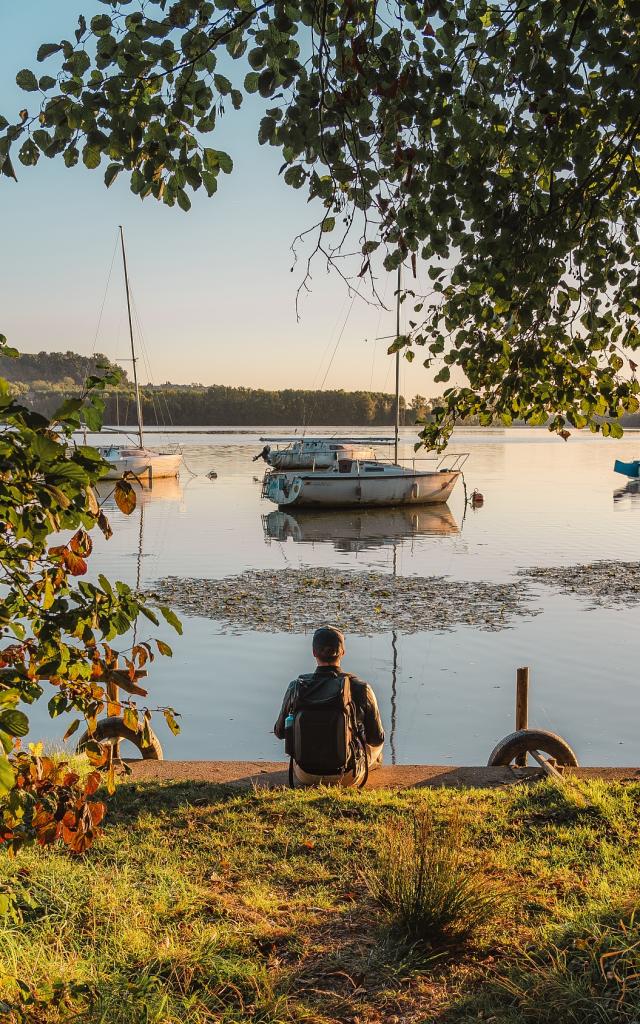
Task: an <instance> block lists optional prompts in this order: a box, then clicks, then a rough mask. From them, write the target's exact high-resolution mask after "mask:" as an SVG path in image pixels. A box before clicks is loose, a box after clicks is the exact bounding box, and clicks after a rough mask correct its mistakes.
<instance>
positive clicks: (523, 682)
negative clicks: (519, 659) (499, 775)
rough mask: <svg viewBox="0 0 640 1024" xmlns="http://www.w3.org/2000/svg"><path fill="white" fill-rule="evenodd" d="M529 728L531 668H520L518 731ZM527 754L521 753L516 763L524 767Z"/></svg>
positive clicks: (518, 674) (517, 695) (517, 698)
mask: <svg viewBox="0 0 640 1024" xmlns="http://www.w3.org/2000/svg"><path fill="white" fill-rule="evenodd" d="M528 728H529V669H528V668H519V669H518V670H517V672H516V732H519V731H520V729H528ZM526 763H527V755H526V754H519V755H518V757H517V758H516V765H517V766H518V767H519V768H524V767H525V765H526Z"/></svg>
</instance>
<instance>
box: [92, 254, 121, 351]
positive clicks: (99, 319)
mask: <svg viewBox="0 0 640 1024" xmlns="http://www.w3.org/2000/svg"><path fill="white" fill-rule="evenodd" d="M117 251H118V236H117V234H116V240H115V242H114V245H113V252H112V254H111V263H110V265H109V273H108V274H107V283H106V285H105V289H104V295H103V296H102V305H101V306H100V314H99V316H98V324H97V327H96V333H95V335H94V337H93V349H92V352H91V355H92V356H95V354H96V347H97V344H98V335H99V334H100V326H101V324H102V316H103V314H104V307H105V304H106V301H107V294H108V292H109V284H110V283H111V274H112V273H113V264H114V263H115V260H116V252H117Z"/></svg>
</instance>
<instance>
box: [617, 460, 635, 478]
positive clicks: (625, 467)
mask: <svg viewBox="0 0 640 1024" xmlns="http://www.w3.org/2000/svg"><path fill="white" fill-rule="evenodd" d="M613 472H614V473H621V474H622V476H628V477H631V478H633V477H639V476H640V459H634V461H633V462H621V461H620V459H616V461H615V462H614V464H613Z"/></svg>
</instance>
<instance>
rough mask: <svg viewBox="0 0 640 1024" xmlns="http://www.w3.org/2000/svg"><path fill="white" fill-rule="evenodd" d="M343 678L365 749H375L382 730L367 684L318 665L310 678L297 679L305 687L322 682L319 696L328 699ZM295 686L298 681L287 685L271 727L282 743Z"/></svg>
mask: <svg viewBox="0 0 640 1024" xmlns="http://www.w3.org/2000/svg"><path fill="white" fill-rule="evenodd" d="M343 676H349V679H350V681H351V696H352V698H353V703H354V704H355V707H356V714H357V716H358V722H359V723H360V724H361V725H362V726H363V727H364V735H365V740H366V742H367V743H368V744H369V746H371V747H377V746H378V745H379V744H380V743H384V729H383V728H382V721H381V719H380V712H379V711H378V702H377V700H376V698H375V694H374V692H373V690H372V689H371V687H370V686H369V684H368V683H365V682H364V680H362V679H358V677H357V676H354V674H353V673H352V672H345V671H344V670H343V669H341V668H335V667H334V666H333V665H319V666H318V668H317V669H316V670H315V672H314V673H313V674H312V675H305V676H300V677H299V679H302V680H304V682H306V683H307V685H312V684H314V683H317V682H318V681H319V680H320V679H324V680H325V686H323V687H321V689H320V692H321V693H323V695H325V696H326V697H329V696H331V694H332V693H337V692H338V687H339V680H340V679H341V678H342V677H343ZM303 685H304V684H303ZM298 686H299V682H298V679H294V680H293V682H291V683H289V686H288V687H287V692H286V693H285V695H284V700H283V702H282V710H281V711H280V714H279V715H278V721H277V722H276V724H275V726H274V727H273V731H274V733H275V734H276V736H277V737H278V739H279V740H283V739H284V720H285V718H286V717H287V715H288V714H289V712H291V711H293V710H294V707H293V704H294V697H295V693H296V689H297V688H298ZM325 687H326V689H325Z"/></svg>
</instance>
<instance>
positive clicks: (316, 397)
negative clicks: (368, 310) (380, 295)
mask: <svg viewBox="0 0 640 1024" xmlns="http://www.w3.org/2000/svg"><path fill="white" fill-rule="evenodd" d="M359 294H360V289H359V288H358V289H357V290H356V289H353V295H352V296H351V303H350V305H349V309H348V310H347V315H346V317H345V318H344V323H343V325H342V327H341V329H340V332H339V334H338V337H337V340H336V343H335V345H334V348H333V352H332V353H331V359H330V360H329V365H328V366H327V369H326V370H325V374H324V377H323V378H322V383H321V384H320V388H319V390H318V391H316V392H315V395H314V400H313V405H312V406H311V413H312V414H313V413H314V412H315V410H316V407H317V404H318V397H319V395H320V394H321V392H322V391H323V390H324V386H325V384H326V382H327V377H328V376H329V372H330V370H331V367H332V366H333V360H334V359H335V357H336V353H337V351H338V346H339V345H340V342H341V341H342V336H343V334H344V332H345V330H346V328H347V324H348V322H349V317H350V316H351V312H352V310H353V304H354V302H355V301H356V299H357V298H358V296H359Z"/></svg>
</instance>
